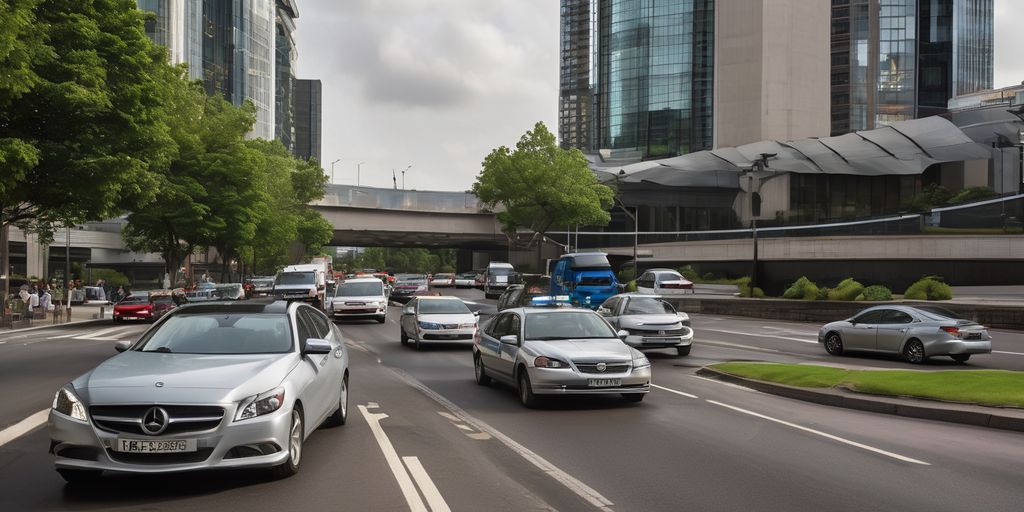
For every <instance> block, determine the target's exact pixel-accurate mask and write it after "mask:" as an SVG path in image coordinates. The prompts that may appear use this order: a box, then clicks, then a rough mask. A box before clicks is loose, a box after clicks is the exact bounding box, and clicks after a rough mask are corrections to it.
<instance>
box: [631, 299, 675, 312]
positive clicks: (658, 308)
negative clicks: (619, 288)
mask: <svg viewBox="0 0 1024 512" xmlns="http://www.w3.org/2000/svg"><path fill="white" fill-rule="evenodd" d="M625 314H627V315H674V314H676V310H675V308H673V307H672V305H671V304H669V303H668V302H665V301H663V300H661V299H652V298H643V299H641V298H635V299H629V303H628V304H627V305H626V312H625Z"/></svg>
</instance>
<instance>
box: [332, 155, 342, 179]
mask: <svg viewBox="0 0 1024 512" xmlns="http://www.w3.org/2000/svg"><path fill="white" fill-rule="evenodd" d="M340 161H341V159H340V158H339V159H337V160H335V161H333V162H331V185H334V164H336V163H338V162H340Z"/></svg>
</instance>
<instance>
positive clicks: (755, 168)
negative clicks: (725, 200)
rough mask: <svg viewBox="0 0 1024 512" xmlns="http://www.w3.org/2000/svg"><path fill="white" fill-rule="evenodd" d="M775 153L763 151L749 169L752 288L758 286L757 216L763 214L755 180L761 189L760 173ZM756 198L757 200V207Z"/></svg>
mask: <svg viewBox="0 0 1024 512" xmlns="http://www.w3.org/2000/svg"><path fill="white" fill-rule="evenodd" d="M775 155H776V153H761V158H759V159H757V160H755V161H754V163H753V165H751V167H750V170H749V171H747V177H749V178H750V187H749V189H748V190H747V195H748V196H750V232H751V238H753V242H754V255H753V256H754V257H753V259H752V265H751V269H750V289H751V290H753V289H754V288H755V287H757V266H758V261H757V217H758V216H760V215H761V196H760V194H758V193H757V192H756V191H755V188H754V180H755V179H757V180H758V181H759V183H758V185H759V186H758V187H757V188H758V189H760V179H761V176H758V173H761V174H762V175H763V174H764V173H765V171H766V170H767V169H768V159H769V158H771V157H773V156H775ZM755 199H756V200H757V202H756V208H755Z"/></svg>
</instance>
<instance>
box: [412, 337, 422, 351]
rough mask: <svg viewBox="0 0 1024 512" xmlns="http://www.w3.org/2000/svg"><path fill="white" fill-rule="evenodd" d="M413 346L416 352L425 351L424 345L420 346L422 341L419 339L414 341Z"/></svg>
mask: <svg viewBox="0 0 1024 512" xmlns="http://www.w3.org/2000/svg"><path fill="white" fill-rule="evenodd" d="M412 346H413V348H415V349H416V350H423V345H421V344H420V339H419V338H416V339H414V340H412Z"/></svg>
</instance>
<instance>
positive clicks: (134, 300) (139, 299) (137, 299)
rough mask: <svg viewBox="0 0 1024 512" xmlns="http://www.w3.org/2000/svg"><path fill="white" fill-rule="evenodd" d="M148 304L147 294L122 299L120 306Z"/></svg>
mask: <svg viewBox="0 0 1024 512" xmlns="http://www.w3.org/2000/svg"><path fill="white" fill-rule="evenodd" d="M147 303H149V297H148V296H147V295H145V294H140V295H129V296H127V297H125V298H123V299H121V302H119V303H118V304H147Z"/></svg>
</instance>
